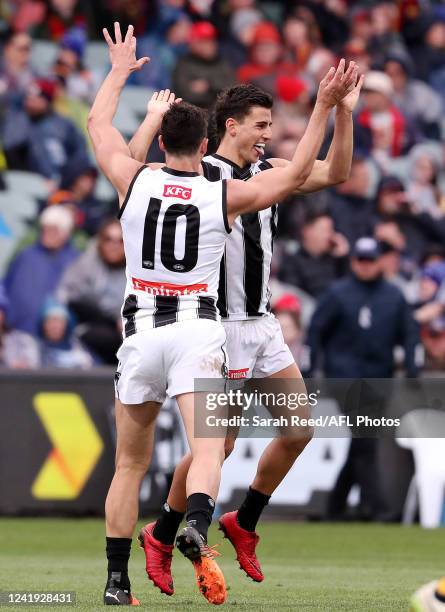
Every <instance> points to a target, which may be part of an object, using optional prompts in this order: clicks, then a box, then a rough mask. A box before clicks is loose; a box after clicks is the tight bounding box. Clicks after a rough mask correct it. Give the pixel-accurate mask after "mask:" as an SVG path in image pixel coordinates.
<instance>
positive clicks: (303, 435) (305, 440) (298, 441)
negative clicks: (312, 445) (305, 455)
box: [280, 427, 314, 456]
mask: <svg viewBox="0 0 445 612" xmlns="http://www.w3.org/2000/svg"><path fill="white" fill-rule="evenodd" d="M313 437H314V428H313V427H301V428H299V430H298V431H297V432H293V434H292V435H290V436H284V437H282V438H280V444H281V446H282V448H283V450H284V451H285V452H286V454H289V455H295V456H298V455H299V454H300V453H301V452H302V451H303V450H304V449H305V447H306V446H307V445H308V444H309V442H310V441H311V440H312V438H313Z"/></svg>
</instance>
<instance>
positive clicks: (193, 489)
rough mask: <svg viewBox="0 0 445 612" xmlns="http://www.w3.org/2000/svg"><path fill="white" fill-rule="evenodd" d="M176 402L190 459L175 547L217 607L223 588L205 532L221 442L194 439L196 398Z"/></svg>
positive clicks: (213, 497) (218, 472)
mask: <svg viewBox="0 0 445 612" xmlns="http://www.w3.org/2000/svg"><path fill="white" fill-rule="evenodd" d="M176 399H177V402H178V405H179V410H180V412H181V416H182V420H183V422H184V427H185V431H186V434H187V439H188V442H189V446H190V451H191V455H192V460H191V463H190V467H189V470H188V474H187V480H186V495H187V504H186V521H187V527H185V528H184V529H183V530H182V531H180V533H179V535H178V537H177V538H176V546H177V547H178V549H179V550H180V551H181V552H182V553H183V555H184V556H185V557H187V558H188V559H190V561H191V562H192V564H193V567H194V570H195V574H196V581H197V584H198V587H199V590H200V591H201V593H202V594H203V595H204V597H205V598H206V599H207V600H208V601H209V602H210V603H213V604H217V605H218V604H222V603H224V601H225V599H226V585H225V581H224V576H223V574H222V572H221V570H220V568H219V567H218V565H217V563H216V562H215V560H214V557H215V555H216V553H215V551H214V550H213V549H211V548H209V546H208V544H207V532H208V528H209V526H210V523H211V521H212V516H213V511H214V508H215V500H216V497H217V495H218V490H219V483H220V479H221V466H222V464H223V461H224V438H201V437H197V436H195V426H194V425H195V423H194V409H195V399H196V395H195V394H193V393H184V394H182V395H179V396H178V397H177V398H176Z"/></svg>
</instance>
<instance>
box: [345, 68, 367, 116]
mask: <svg viewBox="0 0 445 612" xmlns="http://www.w3.org/2000/svg"><path fill="white" fill-rule="evenodd" d="M364 78H365V77H364V75H363V74H362V75H361V77H360V78H359V80H358V81H357V84H356V86H355V87H354V89H353V90H352V91H350V92H349V93H348V94H347V95H346V96H345V97H344V98H343V100H341V102H340V103H339V106H341V107H342V108H344V109H346V110H348V111H350V112H351V113H352V112H353V110H354V109H355V107H356V106H357V102H358V99H359V97H360V91H361V89H362V86H363V81H364Z"/></svg>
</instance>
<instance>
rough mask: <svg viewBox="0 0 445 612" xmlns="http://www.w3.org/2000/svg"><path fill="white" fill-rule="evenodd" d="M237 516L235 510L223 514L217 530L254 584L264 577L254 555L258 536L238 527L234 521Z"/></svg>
mask: <svg viewBox="0 0 445 612" xmlns="http://www.w3.org/2000/svg"><path fill="white" fill-rule="evenodd" d="M237 514H238V511H237V510H235V511H234V512H227V513H226V514H223V515H222V516H221V517H220V519H219V528H220V529H221V531H222V532H223V533H224V535H225V537H226V538H227V539H228V540H230V542H231V543H232V545H233V547H234V549H235V551H236V558H237V560H238V562H239V565H240V568H241V569H243V570H244V571H245V572H246V574H247V575H248V576H249V577H250V578H252V580H255V582H262V581H263V580H264V575H263V572H262V571H261V566H260V562H259V561H258V559H257V557H256V554H255V548H256V545H257V544H258V542H259V541H260V536H259V535H257V534H256V533H255V532H254V531H247V530H246V529H243V528H242V527H240V526H239V525H238V521H237V520H236V517H237Z"/></svg>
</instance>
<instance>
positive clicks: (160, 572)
mask: <svg viewBox="0 0 445 612" xmlns="http://www.w3.org/2000/svg"><path fill="white" fill-rule="evenodd" d="M155 524H156V523H149V524H148V525H145V527H143V528H142V529H141V531H140V532H139V536H138V540H139V544H140V547H141V548H142V549H143V550H144V553H145V571H146V572H147V576H148V578H149V580H151V581H152V582H153V584H154V585H155V586H157V587H158V588H159V589H160V590H161V592H162V593H165V594H166V595H173V593H174V588H173V578H172V573H171V564H172V558H173V544H171V545H169V544H162V542H159V540H157V539H156V538H155V537H154V536H153V528H154V526H155Z"/></svg>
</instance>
